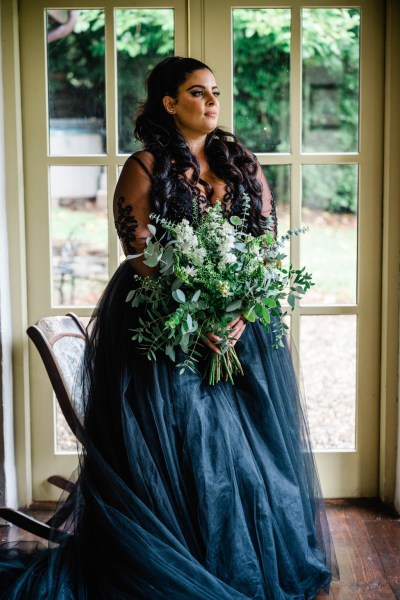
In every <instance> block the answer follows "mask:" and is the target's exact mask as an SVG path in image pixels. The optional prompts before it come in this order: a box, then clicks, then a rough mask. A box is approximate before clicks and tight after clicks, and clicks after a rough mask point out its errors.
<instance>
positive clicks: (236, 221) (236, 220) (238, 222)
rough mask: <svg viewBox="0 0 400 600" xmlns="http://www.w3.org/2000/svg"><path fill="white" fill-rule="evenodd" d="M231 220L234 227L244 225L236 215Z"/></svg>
mask: <svg viewBox="0 0 400 600" xmlns="http://www.w3.org/2000/svg"><path fill="white" fill-rule="evenodd" d="M229 220H230V222H231V223H232V225H241V224H242V223H243V221H242V219H241V218H240V217H238V216H236V215H233V216H232V217H231V218H230V219H229Z"/></svg>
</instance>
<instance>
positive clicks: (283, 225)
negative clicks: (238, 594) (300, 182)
mask: <svg viewBox="0 0 400 600" xmlns="http://www.w3.org/2000/svg"><path fill="white" fill-rule="evenodd" d="M262 170H263V172H264V175H265V177H266V179H267V181H268V185H269V187H270V189H271V192H272V196H273V197H274V200H275V204H276V215H277V217H278V233H279V234H283V233H286V231H287V230H288V229H290V166H289V165H266V166H263V167H262ZM287 250H288V248H287Z"/></svg>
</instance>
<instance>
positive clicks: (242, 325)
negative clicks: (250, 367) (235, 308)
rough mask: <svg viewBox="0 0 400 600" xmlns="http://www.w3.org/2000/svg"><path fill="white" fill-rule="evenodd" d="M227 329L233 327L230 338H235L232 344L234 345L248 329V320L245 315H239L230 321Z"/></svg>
mask: <svg viewBox="0 0 400 600" xmlns="http://www.w3.org/2000/svg"><path fill="white" fill-rule="evenodd" d="M227 329H232V331H231V333H230V334H229V339H231V338H235V339H232V340H231V345H232V346H234V345H235V344H236V342H237V341H238V340H239V339H240V338H241V336H242V334H243V332H244V330H245V329H246V321H245V318H244V317H243V315H239V316H238V317H237V318H236V319H234V320H233V321H231V322H230V323H228V325H227Z"/></svg>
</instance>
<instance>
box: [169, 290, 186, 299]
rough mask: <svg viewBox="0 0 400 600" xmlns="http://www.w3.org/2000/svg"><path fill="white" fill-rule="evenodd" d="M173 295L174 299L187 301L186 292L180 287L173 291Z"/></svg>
mask: <svg viewBox="0 0 400 600" xmlns="http://www.w3.org/2000/svg"><path fill="white" fill-rule="evenodd" d="M172 297H173V299H174V300H176V302H185V301H186V296H185V293H184V292H183V291H182V290H180V289H177V290H174V291H173V292H172Z"/></svg>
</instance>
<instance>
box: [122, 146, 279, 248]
mask: <svg viewBox="0 0 400 600" xmlns="http://www.w3.org/2000/svg"><path fill="white" fill-rule="evenodd" d="M127 163H128V165H127V166H126V167H124V169H125V168H126V169H130V172H129V176H128V179H127V177H125V180H127V181H125V184H124V187H121V189H119V186H117V190H116V195H115V203H114V215H115V227H116V229H117V233H118V236H119V238H120V239H121V242H122V244H123V247H124V251H125V253H126V254H135V253H139V252H141V251H142V250H143V248H144V245H145V240H146V238H147V237H148V236H149V235H150V232H149V231H148V229H147V224H148V223H149V221H150V219H149V214H150V213H151V211H152V207H151V204H152V202H151V195H152V191H153V190H152V175H151V172H150V170H149V168H148V167H147V166H146V164H145V163H144V162H143V161H142V160H141V159H140V158H139V157H138V156H135V155H133V156H131V157H130V159H129V160H128V161H127ZM132 163H133V164H134V168H133V169H132V166H133V165H132ZM198 183H199V185H196V184H194V183H192V182H191V181H189V180H188V179H187V178H186V177H184V176H183V175H181V174H179V173H177V172H174V170H173V169H172V189H171V196H170V199H169V201H168V204H167V211H166V215H165V216H166V218H167V219H168V220H170V221H173V222H179V221H182V219H187V220H188V221H189V222H192V221H193V218H194V210H196V212H197V211H198V212H199V214H202V213H203V212H204V211H205V210H206V209H207V208H208V207H209V206H211V205H212V204H213V203H215V201H216V199H217V198H216V196H215V192H214V189H213V187H212V185H211V184H210V183H208V182H207V181H204V180H203V179H199V182H198ZM119 185H120V184H119ZM200 186H201V187H200ZM245 191H246V190H245V188H244V186H243V185H242V186H241V189H238V190H235V189H234V187H233V185H232V184H231V183H229V182H228V183H226V184H225V192H224V194H223V196H222V197H221V198H218V199H219V200H220V202H221V203H222V209H223V212H224V215H225V216H226V217H227V218H229V217H230V216H232V215H239V216H240V215H241V213H242V203H243V193H245ZM268 191H269V188H268ZM269 203H270V207H269V208H270V210H269V213H270V216H271V217H272V222H273V227H272V228H271V231H272V232H273V233H274V234H275V235H276V211H275V203H274V201H273V199H272V197H269ZM195 207H196V208H195Z"/></svg>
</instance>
